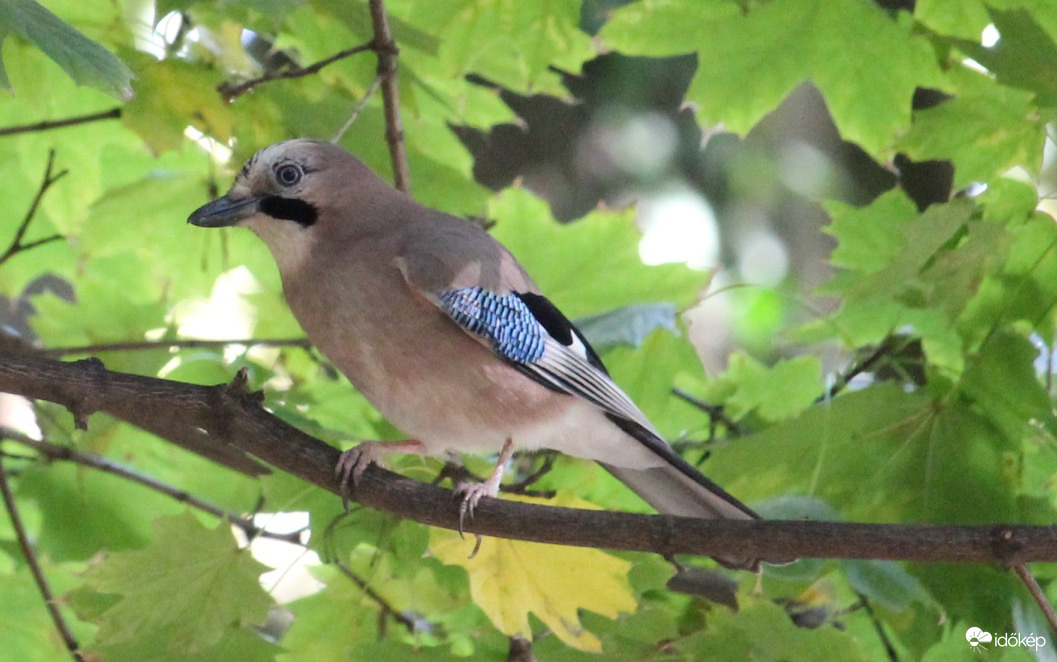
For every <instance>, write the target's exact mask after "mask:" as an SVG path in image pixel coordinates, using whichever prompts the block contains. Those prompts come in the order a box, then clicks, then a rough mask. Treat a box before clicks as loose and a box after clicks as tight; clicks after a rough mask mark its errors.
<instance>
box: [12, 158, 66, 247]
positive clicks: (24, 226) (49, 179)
mask: <svg viewBox="0 0 1057 662" xmlns="http://www.w3.org/2000/svg"><path fill="white" fill-rule="evenodd" d="M54 167H55V150H49V151H48V163H47V165H45V166H44V178H43V179H42V180H41V182H40V186H39V187H38V188H37V194H36V195H35V196H33V202H31V203H30V205H29V209H27V210H26V215H25V216H24V217H22V222H21V223H19V225H18V229H17V230H15V237H14V239H12V240H11V244H10V245H8V247H7V250H5V251H4V253H3V254H2V255H0V264H3V263H4V262H7V261H8V260H10V259H11V258H13V257H14V256H16V255H18V254H19V253H21V252H23V251H28V250H29V249H31V248H36V247H37V246H41V245H43V244H46V243H48V242H51V241H57V240H59V239H62V235H60V234H53V235H50V236H47V237H44V238H43V239H37V240H36V241H31V242H29V243H26V244H24V243H22V239H23V238H24V237H25V236H26V231H27V230H28V229H29V224H30V223H32V222H33V219H34V217H36V215H37V209H38V208H39V207H40V201H41V200H43V199H44V194H45V193H47V192H48V189H50V188H51V187H52V185H53V184H54V183H55V182H57V181H59V180H60V179H62V178H63V177H65V176H66V175H67V174H68V173H69V170H60V171H59V172H56V173H54V174H53V173H52V169H53V168H54Z"/></svg>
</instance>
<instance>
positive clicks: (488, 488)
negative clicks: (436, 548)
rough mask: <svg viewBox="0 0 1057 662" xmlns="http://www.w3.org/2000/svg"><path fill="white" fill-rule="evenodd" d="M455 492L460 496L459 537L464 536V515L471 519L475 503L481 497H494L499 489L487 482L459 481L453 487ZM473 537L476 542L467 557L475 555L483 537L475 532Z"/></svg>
mask: <svg viewBox="0 0 1057 662" xmlns="http://www.w3.org/2000/svg"><path fill="white" fill-rule="evenodd" d="M455 494H456V495H457V496H460V497H462V501H461V503H460V504H459V537H460V538H465V537H466V534H465V530H464V526H463V525H464V524H465V522H466V516H467V515H469V516H470V520H473V511H474V509H475V508H477V504H478V503H479V502H480V501H481V497H494V496H496V495H497V494H499V489H498V488H497V487H496V486H493V485H490V484H489V483H487V482H485V483H459V485H457V486H456V487H455ZM474 537H475V538H477V543H476V544H475V545H474V547H473V551H472V552H471V553H470V556H469V558H471V559H472V558H473V557H475V556H477V551H478V550H479V549H481V541H482V540H484V537H483V536H482V535H481V534H479V533H475V534H474Z"/></svg>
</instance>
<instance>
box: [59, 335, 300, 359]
mask: <svg viewBox="0 0 1057 662" xmlns="http://www.w3.org/2000/svg"><path fill="white" fill-rule="evenodd" d="M229 345H251V346H257V347H300V348H301V349H311V347H312V343H310V342H309V341H308V339H307V338H241V339H236V340H199V339H194V338H192V339H186V340H133V341H128V342H112V343H98V344H94V345H80V346H75V347H48V348H45V349H41V350H39V352H38V353H39V354H41V355H42V356H52V357H56V358H58V357H62V356H70V355H71V354H99V353H102V352H130V351H143V350H147V351H149V350H158V349H164V350H170V349H173V348H177V349H212V348H222V347H227V346H229Z"/></svg>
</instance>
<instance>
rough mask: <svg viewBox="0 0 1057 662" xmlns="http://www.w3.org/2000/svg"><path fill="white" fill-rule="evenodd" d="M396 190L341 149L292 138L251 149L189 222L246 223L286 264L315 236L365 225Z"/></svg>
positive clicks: (214, 224) (201, 224) (301, 253)
mask: <svg viewBox="0 0 1057 662" xmlns="http://www.w3.org/2000/svg"><path fill="white" fill-rule="evenodd" d="M395 193H396V191H395V190H394V189H392V188H391V187H389V185H388V184H385V183H384V182H382V181H381V180H380V179H379V178H378V177H377V176H376V175H375V174H374V173H373V172H371V170H370V169H369V168H368V167H367V166H365V165H364V164H363V163H362V162H360V161H359V159H357V158H356V157H354V156H352V155H351V154H349V153H348V152H346V151H345V150H344V149H342V148H341V147H338V146H336V145H332V144H330V143H327V142H320V141H316V140H306V139H297V140H287V141H285V142H280V143H276V144H274V145H270V146H268V147H265V148H264V149H262V150H260V151H259V152H257V153H256V154H254V155H253V157H251V158H250V160H249V161H247V162H246V164H245V165H244V166H243V167H242V170H240V171H239V174H238V176H237V177H236V178H235V183H234V184H233V185H232V187H231V190H230V191H228V192H227V194H226V195H224V196H221V197H219V198H217V199H216V200H213V201H212V202H209V203H207V204H205V205H203V206H202V207H200V208H198V209H197V210H195V212H194V213H192V214H191V216H190V217H189V218H188V219H187V222H188V223H191V224H192V225H197V226H199V227H204V228H218V227H227V226H233V225H238V226H243V227H248V228H250V229H251V230H253V231H254V232H255V233H256V234H257V235H258V236H260V237H261V239H263V240H264V242H265V243H266V244H268V247H269V248H270V249H271V250H272V252H273V253H274V254H275V257H276V259H277V260H278V261H279V262H280V267H283V266H284V264H283V262H284V261H285V260H284V259H283V258H284V254H285V253H294V254H296V255H297V256H299V257H303V256H304V253H305V249H307V248H309V247H310V246H311V244H312V243H313V242H314V241H316V239H317V238H318V237H321V236H324V235H327V236H329V235H330V234H331V233H334V232H340V233H343V234H346V233H349V232H353V231H354V230H355V228H354V227H351V226H354V225H357V224H359V223H361V222H362V223H364V224H368V223H369V222H370V221H369V219H370V218H371V217H373V216H374V214H371V213H370V211H371V208H372V207H373V206H376V205H377V204H378V203H379V202H380V201H384V200H386V199H388V198H389V196H391V195H393V194H395ZM332 226H333V227H332ZM339 226H343V227H339ZM291 257H293V256H291Z"/></svg>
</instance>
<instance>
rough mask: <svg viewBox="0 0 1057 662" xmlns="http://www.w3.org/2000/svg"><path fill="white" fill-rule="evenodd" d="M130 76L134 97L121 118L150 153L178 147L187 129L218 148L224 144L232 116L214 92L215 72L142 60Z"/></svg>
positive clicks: (177, 63)
mask: <svg viewBox="0 0 1057 662" xmlns="http://www.w3.org/2000/svg"><path fill="white" fill-rule="evenodd" d="M136 74H137V76H138V77H139V90H140V93H139V94H138V95H137V96H136V98H135V99H133V100H132V102H131V103H129V104H128V106H127V107H126V108H125V110H124V112H123V113H122V116H121V117H122V120H123V121H124V123H125V126H127V127H128V128H130V129H132V130H133V131H135V132H136V133H138V134H139V135H140V137H142V138H143V140H144V142H146V143H147V144H148V145H150V147H151V149H153V150H154V152H155V153H161V152H164V151H165V150H168V149H174V148H176V147H178V146H179V145H180V143H181V142H182V141H183V139H184V138H183V134H184V130H185V129H186V128H187V126H188V124H194V125H195V126H196V127H198V129H199V130H201V131H202V132H203V133H206V134H207V135H210V136H212V137H214V138H216V139H217V140H219V141H221V142H227V141H228V139H230V137H231V132H232V113H231V110H230V107H229V106H228V104H226V103H225V102H224V100H223V99H221V98H220V95H219V94H218V93H217V92H216V89H215V88H216V86H217V84H218V83H219V82H220V76H219V75H218V74H217V72H216V71H214V70H211V69H207V68H205V67H202V66H196V65H194V64H191V63H188V62H184V61H182V60H175V59H168V60H160V61H158V60H155V59H154V58H149V57H146V56H144V57H141V58H140V59H138V60H137V62H136Z"/></svg>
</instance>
